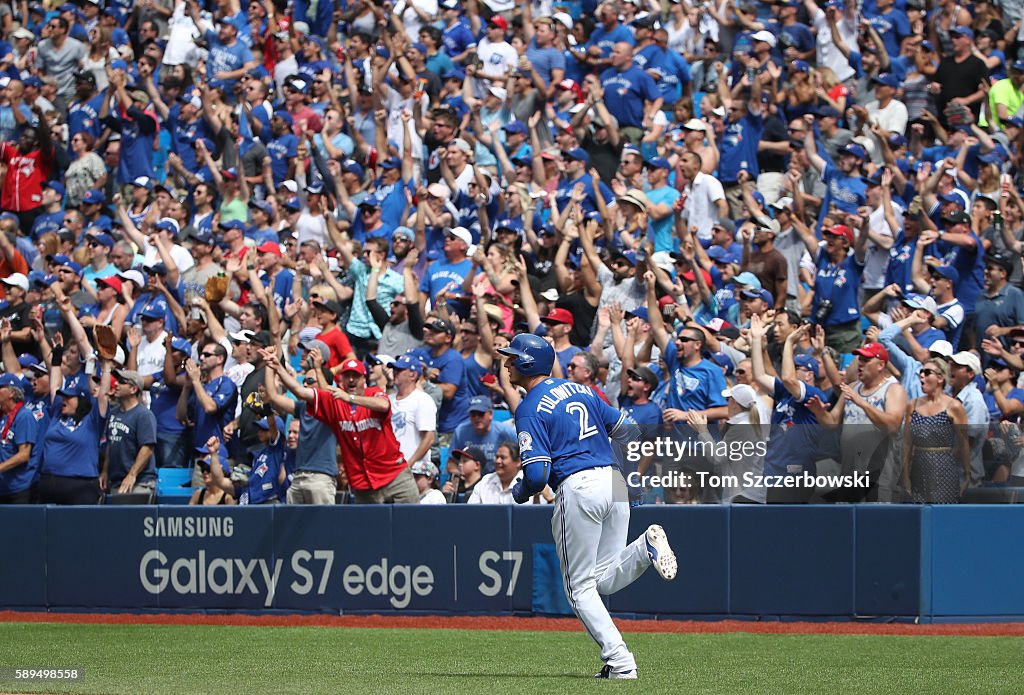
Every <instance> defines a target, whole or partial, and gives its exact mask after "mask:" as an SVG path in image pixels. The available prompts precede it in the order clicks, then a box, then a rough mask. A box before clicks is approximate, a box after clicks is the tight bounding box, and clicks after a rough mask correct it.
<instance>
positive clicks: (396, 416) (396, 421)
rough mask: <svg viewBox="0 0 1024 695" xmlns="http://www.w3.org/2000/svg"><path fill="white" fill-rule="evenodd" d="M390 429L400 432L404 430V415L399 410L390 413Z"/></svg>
mask: <svg viewBox="0 0 1024 695" xmlns="http://www.w3.org/2000/svg"><path fill="white" fill-rule="evenodd" d="M391 427H392V428H393V429H394V430H395V431H396V432H400V431H401V430H404V429H405V413H403V412H402V411H400V410H393V411H392V412H391Z"/></svg>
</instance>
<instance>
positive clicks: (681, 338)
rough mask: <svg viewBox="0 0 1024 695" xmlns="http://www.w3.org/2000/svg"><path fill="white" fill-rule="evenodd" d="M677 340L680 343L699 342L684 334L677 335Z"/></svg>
mask: <svg viewBox="0 0 1024 695" xmlns="http://www.w3.org/2000/svg"><path fill="white" fill-rule="evenodd" d="M678 340H679V342H680V343H697V342H700V341H698V340H697V339H696V338H690V337H687V336H685V335H681V336H679V338H678Z"/></svg>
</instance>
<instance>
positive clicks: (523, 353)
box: [498, 333, 555, 376]
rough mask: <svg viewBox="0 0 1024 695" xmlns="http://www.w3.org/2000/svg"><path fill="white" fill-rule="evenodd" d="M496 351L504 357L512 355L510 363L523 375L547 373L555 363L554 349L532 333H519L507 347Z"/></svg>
mask: <svg viewBox="0 0 1024 695" xmlns="http://www.w3.org/2000/svg"><path fill="white" fill-rule="evenodd" d="M498 352H499V353H500V354H502V355H505V356H506V357H514V358H515V361H514V362H513V363H512V364H513V365H515V368H516V369H517V370H519V373H520V374H522V375H523V376H538V375H548V374H550V373H551V366H552V365H553V364H554V363H555V349H554V348H553V347H551V345H550V344H549V343H548V341H546V340H544V339H543V338H541V337H540V336H538V335H534V334H533V333H520V334H519V335H517V336H516V337H515V338H513V339H512V342H511V343H509V346H508V347H506V348H500V349H499V350H498Z"/></svg>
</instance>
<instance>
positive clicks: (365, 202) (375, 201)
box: [359, 195, 380, 208]
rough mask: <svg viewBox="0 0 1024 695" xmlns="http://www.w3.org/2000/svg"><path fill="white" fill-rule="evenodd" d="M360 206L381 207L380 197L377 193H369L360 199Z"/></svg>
mask: <svg viewBox="0 0 1024 695" xmlns="http://www.w3.org/2000/svg"><path fill="white" fill-rule="evenodd" d="M359 207H361V208H379V207H380V199H379V198H377V196H375V195H368V196H366V197H365V198H363V199H362V200H360V201H359Z"/></svg>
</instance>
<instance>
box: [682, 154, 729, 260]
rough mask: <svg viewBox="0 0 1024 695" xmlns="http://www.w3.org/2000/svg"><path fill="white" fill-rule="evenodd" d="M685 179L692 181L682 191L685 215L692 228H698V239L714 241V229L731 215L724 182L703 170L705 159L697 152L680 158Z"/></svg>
mask: <svg viewBox="0 0 1024 695" xmlns="http://www.w3.org/2000/svg"><path fill="white" fill-rule="evenodd" d="M680 162H681V168H682V170H683V176H684V177H685V178H686V179H687V180H688V181H689V183H688V184H686V188H684V189H683V199H684V200H685V201H686V202H685V203H684V204H683V215H684V216H685V217H686V219H687V223H688V224H689V226H690V227H696V228H697V238H698V239H701V240H704V239H710V238H711V228H712V227H714V226H715V224H716V223H717V222H718V221H719V220H722V219H725V218H727V217H728V216H729V203H728V202H727V201H726V199H725V189H724V188H722V182H721V181H719V180H718V179H716V178H715V177H714V176H712V175H710V174H705V173H704V172H702V171H701V166H702V165H703V160H702V159H701V157H700V155H699V154H697V153H696V152H684V153H683V156H682V157H681V159H680Z"/></svg>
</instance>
